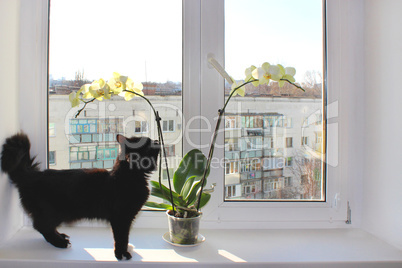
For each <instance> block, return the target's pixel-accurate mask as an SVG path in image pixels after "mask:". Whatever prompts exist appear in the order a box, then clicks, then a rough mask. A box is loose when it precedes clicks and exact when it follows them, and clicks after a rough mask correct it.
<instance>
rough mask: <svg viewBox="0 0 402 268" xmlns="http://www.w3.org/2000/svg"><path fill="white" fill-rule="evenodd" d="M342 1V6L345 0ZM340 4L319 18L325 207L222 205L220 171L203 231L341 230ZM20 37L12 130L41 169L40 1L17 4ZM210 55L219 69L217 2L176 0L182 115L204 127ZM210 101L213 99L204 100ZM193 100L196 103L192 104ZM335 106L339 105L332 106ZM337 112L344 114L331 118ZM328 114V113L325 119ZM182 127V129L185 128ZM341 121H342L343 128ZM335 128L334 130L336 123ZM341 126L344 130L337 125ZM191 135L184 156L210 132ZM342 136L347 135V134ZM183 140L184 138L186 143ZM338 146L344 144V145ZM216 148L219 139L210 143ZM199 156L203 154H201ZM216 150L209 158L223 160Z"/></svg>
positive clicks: (210, 105)
mask: <svg viewBox="0 0 402 268" xmlns="http://www.w3.org/2000/svg"><path fill="white" fill-rule="evenodd" d="M346 3H347V2H346ZM347 9H348V5H347V4H345V1H342V0H331V1H326V10H327V12H326V18H327V20H326V21H327V27H326V31H327V44H328V45H327V59H328V63H327V70H328V71H327V76H326V77H325V78H326V79H325V80H326V82H327V83H326V84H327V87H328V95H327V102H328V104H329V105H331V108H330V109H328V118H332V119H331V122H330V123H331V124H328V126H330V125H332V127H328V131H327V135H328V139H327V148H328V152H329V157H331V156H335V158H334V159H336V160H338V159H339V163H338V165H336V166H334V167H328V169H327V178H328V179H327V194H326V197H327V199H326V202H223V200H224V185H223V176H224V171H223V169H218V168H217V169H214V170H212V171H211V175H210V177H209V182H208V183H216V185H217V186H216V188H215V192H214V194H213V195H212V199H211V201H210V203H209V204H208V206H207V207H206V208H205V209H204V211H203V213H204V216H203V219H204V223H203V226H204V228H334V227H346V224H345V220H346V215H347V213H346V211H347V210H346V204H347V199H348V197H347V187H346V186H347V185H346V183H347V179H348V178H347V176H348V174H350V172H348V170H347V163H346V162H345V161H342V159H344V157H345V156H346V154H347V152H348V150H347V147H346V146H347V140H348V137H347V135H348V127H350V126H349V125H348V124H347V122H348V116H349V115H348V111H350V110H351V106H350V104H348V103H347V102H345V100H346V99H347V97H348V96H347V95H346V94H342V85H344V83H347V82H348V81H347V80H346V81H344V80H343V82H340V81H342V80H341V79H340V78H342V77H343V76H342V75H343V74H344V72H345V71H346V70H343V69H342V68H341V66H346V65H348V63H349V62H350V61H351V59H350V58H349V57H347V55H345V54H344V53H342V50H341V47H342V46H343V45H344V42H345V41H344V40H342V38H341V37H342V34H343V32H344V31H345V30H344V27H342V26H344V23H343V19H344V18H343V17H345V16H348V14H347V13H345V10H346V11H347ZM20 29H21V31H20V40H21V48H20V66H21V67H20V77H21V79H20V93H21V94H20V124H21V129H22V130H24V131H25V132H27V134H28V135H29V136H30V138H31V140H32V152H33V153H34V154H37V155H38V160H40V161H41V162H42V167H43V168H44V167H45V164H44V163H47V159H46V158H47V90H46V89H47V81H48V79H47V55H48V53H47V51H48V36H47V34H48V0H21V28H20ZM211 56H213V57H214V58H215V59H216V60H217V61H218V62H219V63H221V64H223V63H224V0H185V1H183V88H184V90H183V113H184V115H185V120H189V119H192V118H194V117H197V116H203V117H205V118H207V119H208V121H209V122H210V124H211V126H212V128H213V127H214V122H215V119H216V117H217V109H218V108H220V107H221V106H222V104H223V101H224V96H223V94H216V92H223V84H224V83H223V78H222V77H221V76H220V75H219V74H218V73H217V72H216V71H215V70H214V69H213V68H212V67H211V66H210V65H209V63H208V57H211ZM211 96H213V97H211ZM198 100H200V101H198ZM338 104H339V105H338ZM338 106H339V111H341V109H343V111H344V112H339V115H338ZM330 113H332V114H330ZM186 122H187V121H185V122H184V125H186ZM344 122H346V123H344ZM338 124H339V125H338ZM342 124H343V125H344V127H342ZM192 127H193V129H195V128H197V127H198V129H201V131H198V132H186V133H184V137H185V138H184V140H183V142H184V144H183V148H184V152H186V151H188V150H190V149H192V148H193V147H194V144H206V143H208V142H209V141H210V139H211V132H212V130H211V129H209V130H208V129H205V122H204V123H203V122H202V121H195V123H194V125H192ZM349 131H350V130H349ZM186 137H190V138H191V143H189V142H188V140H187V139H186ZM345 141H346V142H345ZM218 142H219V143H221V144H222V143H223V135H220V136H219V137H218ZM201 149H202V150H204V152H205V153H206V150H207V149H208V148H201ZM223 155H224V150H223V149H222V150H216V151H215V156H216V157H218V158H223ZM136 225H137V226H146V227H165V226H166V219H165V215H163V213H156V212H146V211H145V212H142V214H141V216H140V217H138V219H137V220H136Z"/></svg>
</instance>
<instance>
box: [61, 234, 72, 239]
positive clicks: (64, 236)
mask: <svg viewBox="0 0 402 268" xmlns="http://www.w3.org/2000/svg"><path fill="white" fill-rule="evenodd" d="M59 235H60V236H61V237H63V238H64V239H66V240H68V239H69V238H70V237H69V236H68V235H66V234H59Z"/></svg>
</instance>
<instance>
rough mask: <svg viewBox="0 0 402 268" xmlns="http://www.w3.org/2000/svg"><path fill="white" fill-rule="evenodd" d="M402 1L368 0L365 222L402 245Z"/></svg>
mask: <svg viewBox="0 0 402 268" xmlns="http://www.w3.org/2000/svg"><path fill="white" fill-rule="evenodd" d="M401 11H402V1H400V0H366V1H365V65H364V66H365V80H366V83H365V85H366V89H365V95H364V96H362V97H364V98H365V105H366V109H365V110H366V115H365V121H366V124H365V129H364V132H365V153H364V155H365V168H364V172H365V174H364V184H363V192H364V194H363V204H364V206H363V211H362V228H363V229H365V230H367V231H369V232H371V233H373V234H374V235H376V236H378V237H380V238H382V239H384V240H386V241H388V242H389V243H391V244H393V245H396V246H397V247H399V248H401V249H402V173H401V170H400V167H401V164H402V163H401V161H402V83H401V81H400V78H401V73H402V29H401V25H402V17H401Z"/></svg>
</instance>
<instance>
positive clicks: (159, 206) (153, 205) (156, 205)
mask: <svg viewBox="0 0 402 268" xmlns="http://www.w3.org/2000/svg"><path fill="white" fill-rule="evenodd" d="M145 206H146V207H150V208H154V209H159V210H173V208H172V206H171V205H168V204H163V203H161V204H159V203H155V202H146V203H145Z"/></svg>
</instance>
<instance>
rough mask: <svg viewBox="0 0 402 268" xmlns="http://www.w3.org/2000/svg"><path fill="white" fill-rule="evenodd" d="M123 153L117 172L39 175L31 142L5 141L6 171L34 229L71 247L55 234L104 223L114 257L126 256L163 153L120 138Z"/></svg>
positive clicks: (154, 145)
mask: <svg viewBox="0 0 402 268" xmlns="http://www.w3.org/2000/svg"><path fill="white" fill-rule="evenodd" d="M117 141H118V143H119V144H120V153H119V156H118V157H117V159H116V162H115V164H114V166H113V169H112V171H110V172H109V171H107V170H105V169H74V170H51V169H48V170H45V171H40V170H39V168H38V164H37V163H35V162H34V158H35V157H33V158H31V156H30V153H29V149H30V147H31V145H30V142H29V139H28V137H27V136H26V135H25V134H23V133H19V134H16V135H14V136H12V137H10V138H8V139H6V142H5V144H4V145H3V151H2V156H1V168H2V170H3V171H4V172H6V173H8V174H9V177H10V179H11V181H12V182H13V183H14V184H15V185H16V186H17V188H18V191H19V194H20V199H21V203H22V206H23V207H24V209H25V211H26V212H27V213H28V214H29V216H30V217H31V218H32V220H33V226H34V228H35V229H36V230H38V231H39V232H40V233H41V234H42V235H43V236H44V238H45V239H46V241H48V242H49V243H51V244H52V245H54V246H55V247H59V248H66V247H68V246H69V244H70V242H69V239H68V238H69V237H68V236H67V235H66V234H62V233H59V232H58V231H57V230H56V228H57V227H58V226H59V225H60V224H61V223H63V222H65V223H70V222H74V221H76V220H79V219H101V220H106V221H108V222H110V224H111V226H112V230H113V236H114V240H115V250H114V252H115V256H116V258H117V259H119V260H121V259H122V258H123V257H125V258H126V259H130V258H131V254H130V253H128V252H127V245H128V238H129V232H130V227H131V223H132V221H133V220H134V218H135V216H136V215H137V213H138V212H139V211H140V209H141V207H142V206H143V204H144V203H145V201H146V200H147V199H148V196H149V190H148V182H147V178H148V177H149V175H150V174H151V172H152V171H153V170H155V168H156V161H157V157H158V154H159V151H160V145H159V144H158V142H157V141H152V140H151V139H149V138H145V137H142V138H138V137H133V138H126V137H124V136H122V135H117Z"/></svg>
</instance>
